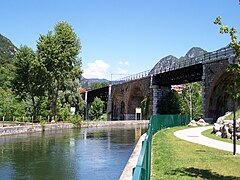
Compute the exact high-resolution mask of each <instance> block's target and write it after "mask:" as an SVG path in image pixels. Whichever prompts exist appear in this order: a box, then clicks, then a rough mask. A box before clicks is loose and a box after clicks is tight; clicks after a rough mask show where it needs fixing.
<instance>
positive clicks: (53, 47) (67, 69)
mask: <svg viewBox="0 0 240 180" xmlns="http://www.w3.org/2000/svg"><path fill="white" fill-rule="evenodd" d="M79 50H80V40H79V39H78V38H77V35H76V34H75V32H74V31H73V29H72V27H71V25H69V24H68V23H66V22H60V23H58V24H57V25H56V26H55V27H54V31H49V32H48V33H47V35H40V38H39V40H38V41H37V55H38V59H39V61H40V62H41V63H42V64H43V66H44V69H45V74H46V77H47V78H46V80H47V84H46V91H47V93H48V97H49V100H50V101H51V111H52V117H53V118H54V119H55V115H56V111H57V100H58V95H59V91H60V90H64V88H65V83H66V81H67V80H69V79H72V80H74V79H76V78H80V75H81V73H82V72H81V67H80V64H81V62H80V60H78V59H77V55H78V54H79Z"/></svg>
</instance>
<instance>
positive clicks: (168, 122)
mask: <svg viewBox="0 0 240 180" xmlns="http://www.w3.org/2000/svg"><path fill="white" fill-rule="evenodd" d="M189 121H190V117H189V116H186V115H179V114H177V115H154V116H152V117H151V119H150V123H149V125H148V131H147V136H146V137H145V139H144V141H143V144H142V149H141V152H140V155H139V158H138V161H137V165H136V167H135V168H134V169H133V176H132V179H133V180H142V179H143V180H149V179H150V176H151V148H152V136H153V135H154V134H155V133H156V132H157V131H158V130H161V129H163V128H166V127H174V126H179V125H184V124H186V123H188V122H189Z"/></svg>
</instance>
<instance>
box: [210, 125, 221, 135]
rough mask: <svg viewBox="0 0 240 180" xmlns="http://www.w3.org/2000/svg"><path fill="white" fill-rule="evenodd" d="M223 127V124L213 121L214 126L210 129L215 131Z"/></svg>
mask: <svg viewBox="0 0 240 180" xmlns="http://www.w3.org/2000/svg"><path fill="white" fill-rule="evenodd" d="M222 127H223V124H217V123H214V126H213V129H212V133H214V134H215V133H217V132H218V131H220V130H221V128H222Z"/></svg>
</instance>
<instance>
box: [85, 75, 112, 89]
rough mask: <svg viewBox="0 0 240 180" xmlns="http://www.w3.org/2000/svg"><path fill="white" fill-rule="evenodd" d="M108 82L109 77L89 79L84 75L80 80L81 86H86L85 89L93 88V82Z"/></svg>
mask: <svg viewBox="0 0 240 180" xmlns="http://www.w3.org/2000/svg"><path fill="white" fill-rule="evenodd" d="M96 82H97V83H107V84H109V83H110V81H109V80H107V79H98V78H89V79H86V78H84V77H82V78H81V80H80V84H81V87H82V88H84V89H88V88H91V87H92V85H93V83H96Z"/></svg>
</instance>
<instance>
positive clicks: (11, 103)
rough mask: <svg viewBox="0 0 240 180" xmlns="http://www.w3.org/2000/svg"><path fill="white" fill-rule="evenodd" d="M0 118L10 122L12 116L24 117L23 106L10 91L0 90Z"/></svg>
mask: <svg viewBox="0 0 240 180" xmlns="http://www.w3.org/2000/svg"><path fill="white" fill-rule="evenodd" d="M0 99H1V101H0V118H1V119H2V116H5V120H12V117H13V116H21V115H24V111H25V104H24V102H23V101H20V100H19V99H18V98H17V97H16V96H14V94H13V93H12V91H11V90H10V89H3V88H0Z"/></svg>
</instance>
